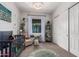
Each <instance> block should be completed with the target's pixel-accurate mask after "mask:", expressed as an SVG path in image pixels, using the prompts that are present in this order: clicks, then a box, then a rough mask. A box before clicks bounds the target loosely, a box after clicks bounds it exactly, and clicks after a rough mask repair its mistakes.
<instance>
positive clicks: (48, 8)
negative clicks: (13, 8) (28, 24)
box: [15, 2, 60, 13]
mask: <svg viewBox="0 0 79 59" xmlns="http://www.w3.org/2000/svg"><path fill="white" fill-rule="evenodd" d="M15 4H16V5H17V7H18V8H19V10H20V11H22V12H33V13H34V12H38V13H52V12H53V11H54V10H55V9H56V8H57V6H58V5H59V4H60V3H59V2H43V7H42V8H41V9H35V8H34V7H33V6H32V5H33V2H15Z"/></svg>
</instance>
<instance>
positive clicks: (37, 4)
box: [33, 2, 43, 9]
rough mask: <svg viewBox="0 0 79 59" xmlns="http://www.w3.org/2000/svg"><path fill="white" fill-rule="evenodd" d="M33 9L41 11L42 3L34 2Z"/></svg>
mask: <svg viewBox="0 0 79 59" xmlns="http://www.w3.org/2000/svg"><path fill="white" fill-rule="evenodd" d="M33 7H34V8H35V9H41V8H42V7H43V2H34V3H33Z"/></svg>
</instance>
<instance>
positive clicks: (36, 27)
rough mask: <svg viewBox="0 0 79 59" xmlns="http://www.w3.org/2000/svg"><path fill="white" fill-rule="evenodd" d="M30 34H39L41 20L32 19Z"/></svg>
mask: <svg viewBox="0 0 79 59" xmlns="http://www.w3.org/2000/svg"><path fill="white" fill-rule="evenodd" d="M32 32H33V33H41V19H32Z"/></svg>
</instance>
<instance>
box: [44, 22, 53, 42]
mask: <svg viewBox="0 0 79 59" xmlns="http://www.w3.org/2000/svg"><path fill="white" fill-rule="evenodd" d="M45 40H46V42H52V27H51V24H50V21H48V22H47V24H46V27H45Z"/></svg>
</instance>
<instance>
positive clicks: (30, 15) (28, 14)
mask: <svg viewBox="0 0 79 59" xmlns="http://www.w3.org/2000/svg"><path fill="white" fill-rule="evenodd" d="M27 16H44V17H46V15H32V14H28V15H27Z"/></svg>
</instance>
